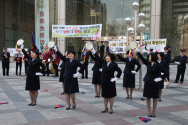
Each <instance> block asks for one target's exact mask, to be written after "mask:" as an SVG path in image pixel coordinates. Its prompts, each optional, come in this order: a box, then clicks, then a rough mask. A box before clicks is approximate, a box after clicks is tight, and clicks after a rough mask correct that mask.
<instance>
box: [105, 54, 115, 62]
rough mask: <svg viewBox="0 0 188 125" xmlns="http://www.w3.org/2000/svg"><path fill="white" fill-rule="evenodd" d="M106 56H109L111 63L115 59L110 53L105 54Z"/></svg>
mask: <svg viewBox="0 0 188 125" xmlns="http://www.w3.org/2000/svg"><path fill="white" fill-rule="evenodd" d="M106 56H110V58H111V61H113V60H114V59H115V55H114V54H112V53H107V55H106Z"/></svg>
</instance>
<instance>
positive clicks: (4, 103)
mask: <svg viewBox="0 0 188 125" xmlns="http://www.w3.org/2000/svg"><path fill="white" fill-rule="evenodd" d="M1 104H8V102H0V105H1Z"/></svg>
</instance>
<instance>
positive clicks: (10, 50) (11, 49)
mask: <svg viewBox="0 0 188 125" xmlns="http://www.w3.org/2000/svg"><path fill="white" fill-rule="evenodd" d="M24 49H25V51H28V48H24ZM18 50H20V49H18ZM7 51H8V52H9V53H10V56H14V54H16V53H18V51H17V50H16V48H7ZM21 54H23V53H22V51H21Z"/></svg>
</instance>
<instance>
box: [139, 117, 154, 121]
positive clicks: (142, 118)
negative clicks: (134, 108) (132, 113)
mask: <svg viewBox="0 0 188 125" xmlns="http://www.w3.org/2000/svg"><path fill="white" fill-rule="evenodd" d="M137 117H138V118H139V119H140V120H142V121H143V122H148V121H151V119H149V118H144V117H139V116H137Z"/></svg>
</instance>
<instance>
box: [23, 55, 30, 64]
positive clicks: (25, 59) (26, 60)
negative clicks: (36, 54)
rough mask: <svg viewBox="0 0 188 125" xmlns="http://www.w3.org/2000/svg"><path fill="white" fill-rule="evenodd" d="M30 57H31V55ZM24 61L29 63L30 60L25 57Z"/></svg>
mask: <svg viewBox="0 0 188 125" xmlns="http://www.w3.org/2000/svg"><path fill="white" fill-rule="evenodd" d="M29 56H30V55H29ZM23 60H24V61H25V62H26V63H28V59H27V58H26V57H25V56H24V58H23Z"/></svg>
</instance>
